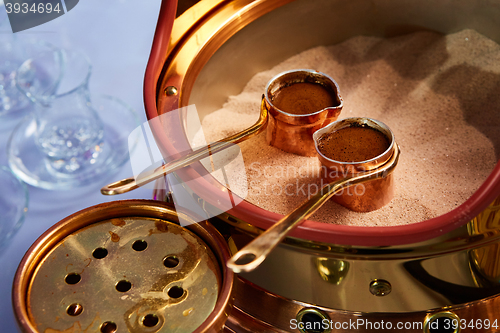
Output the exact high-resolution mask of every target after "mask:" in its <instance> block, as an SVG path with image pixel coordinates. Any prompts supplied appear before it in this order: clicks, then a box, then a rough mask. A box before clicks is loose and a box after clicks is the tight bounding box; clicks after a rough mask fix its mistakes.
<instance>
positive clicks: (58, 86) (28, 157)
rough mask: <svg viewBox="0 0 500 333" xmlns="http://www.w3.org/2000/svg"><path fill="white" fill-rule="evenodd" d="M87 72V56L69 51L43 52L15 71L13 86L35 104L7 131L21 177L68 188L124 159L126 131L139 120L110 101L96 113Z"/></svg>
mask: <svg viewBox="0 0 500 333" xmlns="http://www.w3.org/2000/svg"><path fill="white" fill-rule="evenodd" d="M90 76H91V64H90V61H89V59H88V58H87V57H86V56H85V55H84V54H83V53H81V52H76V51H70V50H57V51H53V52H42V53H40V54H38V55H37V56H36V57H33V58H31V59H29V60H27V61H25V62H24V63H23V64H22V65H21V66H20V67H19V69H18V70H17V73H16V80H17V86H18V88H19V89H20V90H21V91H22V92H23V93H24V94H25V95H26V96H27V97H28V98H29V99H31V101H32V102H33V103H34V112H33V115H32V116H30V117H29V118H27V119H25V120H24V121H23V122H22V123H21V124H20V125H19V126H18V128H16V130H15V131H14V133H13V134H12V136H11V139H10V141H9V145H8V154H9V164H10V166H11V168H12V169H13V171H14V172H15V173H16V174H17V175H18V176H19V177H20V178H21V179H23V180H24V181H25V182H27V183H29V184H31V185H34V186H38V187H42V188H47V189H69V188H72V187H76V186H81V185H87V184H90V183H92V182H94V181H96V179H98V177H103V176H106V175H109V174H110V173H112V172H114V171H115V170H116V168H117V167H118V166H121V165H122V164H123V163H124V162H125V161H126V160H127V157H128V149H127V148H128V146H127V137H126V135H128V134H129V133H131V132H132V130H133V129H134V128H135V127H137V126H138V125H139V124H138V119H137V116H136V114H135V112H134V111H133V110H131V109H130V108H128V107H124V103H123V102H119V101H115V100H113V101H115V103H111V104H110V103H107V108H106V109H104V110H100V111H99V113H98V111H97V110H96V108H95V106H94V104H95V102H94V103H91V98H90V93H89V80H90ZM106 102H108V100H107V101H106ZM98 103H99V104H102V98H100V99H99V102H98ZM110 113H111V114H110ZM110 115H111V119H110ZM115 118H119V119H120V122H117V121H115ZM103 120H104V121H103ZM117 124H120V126H121V128H117Z"/></svg>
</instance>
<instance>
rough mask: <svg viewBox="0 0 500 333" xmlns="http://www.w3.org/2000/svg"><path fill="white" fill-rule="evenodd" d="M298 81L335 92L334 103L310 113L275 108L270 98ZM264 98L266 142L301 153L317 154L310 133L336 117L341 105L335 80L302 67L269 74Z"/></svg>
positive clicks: (305, 154) (304, 154) (272, 98)
mask: <svg viewBox="0 0 500 333" xmlns="http://www.w3.org/2000/svg"><path fill="white" fill-rule="evenodd" d="M297 82H311V83H316V84H321V85H323V86H325V87H328V89H329V90H331V92H332V93H334V94H335V97H334V98H335V100H336V101H337V105H335V106H332V107H328V108H325V109H323V110H319V111H316V112H313V113H311V114H290V113H287V112H285V111H283V110H280V109H279V108H277V107H276V106H275V105H274V104H273V100H274V96H275V95H276V93H277V92H278V91H279V89H280V88H282V87H286V86H288V85H290V84H293V83H297ZM264 99H265V102H266V108H267V109H268V111H269V124H268V126H267V131H266V141H267V143H268V144H269V145H271V146H274V147H276V148H279V149H281V150H284V151H286V152H289V153H293V154H297V155H302V156H316V149H315V144H314V141H313V133H314V132H316V131H317V130H318V129H320V128H322V127H324V126H326V125H328V124H330V123H331V122H334V121H335V120H337V118H338V116H339V114H340V112H341V111H342V107H343V101H342V97H341V96H340V91H339V86H338V84H337V82H335V80H333V79H332V78H331V77H329V76H328V75H326V74H324V73H320V72H317V71H313V70H305V69H301V70H292V71H287V72H284V73H280V74H278V75H277V76H275V77H274V78H272V79H271V80H270V81H269V83H268V84H267V86H266V89H265V91H264Z"/></svg>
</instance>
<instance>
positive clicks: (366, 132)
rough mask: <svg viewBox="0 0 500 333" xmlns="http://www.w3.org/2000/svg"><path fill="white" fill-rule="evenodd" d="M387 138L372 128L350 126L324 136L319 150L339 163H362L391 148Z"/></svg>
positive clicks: (320, 141)
mask: <svg viewBox="0 0 500 333" xmlns="http://www.w3.org/2000/svg"><path fill="white" fill-rule="evenodd" d="M389 145H390V143H389V140H387V138H386V136H385V135H384V134H383V133H382V132H380V131H378V130H376V129H374V128H370V127H361V126H350V127H345V128H341V129H339V130H337V131H334V132H331V133H325V134H323V135H322V136H321V137H320V138H319V140H318V149H319V151H320V152H321V153H322V154H323V155H325V156H326V157H328V158H330V159H332V160H335V161H339V162H362V161H367V160H371V159H372V158H375V157H377V156H379V155H381V154H383V153H384V152H385V151H386V150H387V148H389Z"/></svg>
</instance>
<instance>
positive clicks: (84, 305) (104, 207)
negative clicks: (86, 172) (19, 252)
mask: <svg viewBox="0 0 500 333" xmlns="http://www.w3.org/2000/svg"><path fill="white" fill-rule="evenodd" d="M178 214H182V215H184V214H183V213H181V212H179V213H176V212H175V211H174V210H172V208H171V206H169V205H167V204H164V203H160V202H154V201H147V200H128V201H117V202H112V203H106V204H101V205H97V206H93V207H90V208H88V209H86V210H83V211H81V212H78V213H75V214H73V215H72V216H69V217H68V218H66V219H64V220H62V221H60V222H59V223H57V224H56V225H54V226H53V227H52V228H51V229H49V230H48V231H47V232H46V233H44V235H42V236H41V237H40V238H39V239H38V240H37V241H36V242H35V244H33V246H32V247H31V248H30V250H29V251H28V252H27V254H26V255H25V257H24V258H23V260H22V262H21V264H20V266H19V268H18V271H17V272H16V276H15V279H14V285H13V305H14V311H15V314H16V319H17V320H18V323H19V327H20V329H21V331H22V332H29V333H34V332H53V333H56V332H66V333H69V332H97V331H100V332H192V331H194V332H218V331H220V329H221V327H222V325H223V323H224V322H225V321H226V319H227V316H228V315H229V313H230V309H231V306H232V301H231V299H230V296H231V292H232V285H233V274H232V272H231V271H229V270H227V269H225V267H224V266H222V265H221V263H222V262H223V260H225V259H226V258H228V256H229V254H228V249H227V245H226V244H225V242H224V240H223V238H222V236H221V235H220V234H219V233H218V232H217V231H216V230H215V229H214V228H213V227H211V226H210V225H209V224H207V223H206V222H200V223H193V224H191V225H189V226H187V227H185V228H184V227H181V226H179V225H178V224H177V221H178V219H177V216H178ZM184 218H186V219H187V220H186V221H190V220H191V218H190V217H189V216H187V215H184V216H183V219H184Z"/></svg>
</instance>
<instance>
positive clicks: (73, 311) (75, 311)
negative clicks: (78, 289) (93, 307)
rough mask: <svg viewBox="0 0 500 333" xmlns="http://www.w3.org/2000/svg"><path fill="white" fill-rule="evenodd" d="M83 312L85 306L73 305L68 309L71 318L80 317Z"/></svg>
mask: <svg viewBox="0 0 500 333" xmlns="http://www.w3.org/2000/svg"><path fill="white" fill-rule="evenodd" d="M82 312H83V306H81V305H80V304H78V303H73V304H71V305H70V306H68V308H67V309H66V313H67V314H69V315H70V316H72V317H74V316H78V315H79V314H81V313H82Z"/></svg>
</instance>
